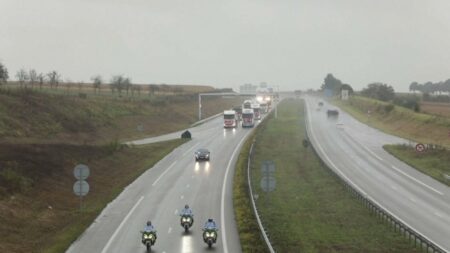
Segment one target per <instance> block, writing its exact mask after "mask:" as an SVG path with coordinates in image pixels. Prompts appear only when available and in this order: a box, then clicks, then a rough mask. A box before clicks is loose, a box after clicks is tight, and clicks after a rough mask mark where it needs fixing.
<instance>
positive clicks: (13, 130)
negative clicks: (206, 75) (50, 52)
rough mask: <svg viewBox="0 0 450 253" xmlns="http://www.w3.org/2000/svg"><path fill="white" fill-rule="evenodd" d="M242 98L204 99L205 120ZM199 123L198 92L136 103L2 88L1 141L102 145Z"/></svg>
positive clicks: (159, 97) (203, 112)
mask: <svg viewBox="0 0 450 253" xmlns="http://www.w3.org/2000/svg"><path fill="white" fill-rule="evenodd" d="M241 100H242V99H241V98H239V97H236V98H231V99H230V98H221V97H207V98H204V99H203V110H202V114H203V117H204V118H206V117H209V116H212V115H214V114H217V113H219V112H223V110H225V109H228V108H231V107H232V106H234V105H236V104H240V103H241ZM197 120H198V97H197V96H196V95H193V94H190V95H184V96H152V97H149V98H145V99H140V100H133V99H131V98H129V99H125V98H124V99H115V98H102V97H97V96H91V97H87V98H80V97H77V96H66V95H61V94H51V93H48V92H43V91H40V90H36V89H34V90H32V89H19V88H17V89H5V88H0V141H1V142H9V143H75V144H103V143H108V142H110V141H111V140H114V139H117V140H120V141H123V140H131V139H136V138H143V137H149V136H157V135H161V134H164V133H168V132H172V131H178V130H183V129H186V128H188V127H189V126H190V125H191V124H193V123H194V122H196V121H197Z"/></svg>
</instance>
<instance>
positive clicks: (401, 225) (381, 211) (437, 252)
mask: <svg viewBox="0 0 450 253" xmlns="http://www.w3.org/2000/svg"><path fill="white" fill-rule="evenodd" d="M305 105H306V102H305ZM307 113H308V112H307V110H306V106H305V116H306V115H307ZM305 118H306V121H307V120H308V117H305ZM306 133H307V136H308V138H309V135H310V129H309V125H308V123H306ZM310 143H312V145H311V146H312V147H313V150H314V152H315V153H316V154H317V156H319V157H321V156H320V155H319V153H318V152H317V150H316V148H315V147H314V143H313V142H311V141H310ZM321 161H322V163H323V164H324V165H325V166H327V168H328V169H329V171H330V173H331V174H332V175H334V176H335V177H337V178H338V179H340V182H342V183H343V184H344V185H345V187H346V189H347V190H348V191H350V192H351V193H352V194H353V195H354V196H355V197H356V198H357V199H358V200H359V201H360V202H362V203H363V204H364V206H366V207H367V208H369V209H370V211H372V212H373V213H374V214H375V215H376V216H377V217H378V218H380V219H382V220H383V221H386V222H387V224H388V225H389V226H391V227H393V229H394V231H396V232H397V231H398V232H399V233H400V234H402V235H403V236H405V237H408V240H409V242H411V241H413V243H414V247H416V248H417V246H419V247H420V248H421V249H422V250H423V251H425V252H432V253H446V251H445V250H444V249H442V248H441V247H439V246H438V245H436V244H435V243H434V242H432V241H431V240H429V239H428V238H426V237H425V236H424V235H422V234H420V233H419V232H417V231H415V230H414V229H413V228H411V227H409V226H408V225H407V224H406V223H405V222H403V221H402V220H401V219H400V218H398V217H397V216H395V215H394V214H392V213H391V212H389V211H388V210H387V209H386V208H384V207H382V206H381V205H380V204H379V203H377V202H376V201H375V200H373V199H371V198H370V197H368V196H365V195H364V194H362V193H361V192H360V191H359V190H358V189H355V188H354V187H353V186H352V184H351V182H348V181H347V180H346V179H345V178H343V177H342V176H340V175H339V174H338V173H337V172H336V171H334V170H333V169H331V168H330V167H329V166H328V164H326V163H325V162H324V161H323V159H321ZM411 243H412V242H411ZM447 253H448V252H447Z"/></svg>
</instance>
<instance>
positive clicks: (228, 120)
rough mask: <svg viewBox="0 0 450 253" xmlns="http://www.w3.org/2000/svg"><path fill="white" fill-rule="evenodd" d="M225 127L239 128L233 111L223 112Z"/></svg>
mask: <svg viewBox="0 0 450 253" xmlns="http://www.w3.org/2000/svg"><path fill="white" fill-rule="evenodd" d="M223 127H224V128H231V127H237V119H236V112H235V111H233V110H225V111H224V112H223Z"/></svg>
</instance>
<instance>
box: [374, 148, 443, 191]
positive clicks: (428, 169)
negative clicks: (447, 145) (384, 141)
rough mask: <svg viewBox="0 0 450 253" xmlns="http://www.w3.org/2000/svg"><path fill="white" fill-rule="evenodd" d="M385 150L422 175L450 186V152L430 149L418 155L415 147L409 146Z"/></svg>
mask: <svg viewBox="0 0 450 253" xmlns="http://www.w3.org/2000/svg"><path fill="white" fill-rule="evenodd" d="M383 148H384V149H385V150H386V151H388V152H389V153H390V154H392V155H393V156H395V157H397V158H398V159H400V160H402V161H404V162H406V163H408V164H409V165H410V166H412V167H414V168H416V169H417V170H419V171H421V172H422V173H425V174H427V175H429V176H431V177H433V178H434V179H436V180H438V181H440V182H442V183H444V184H446V185H448V186H450V166H449V165H450V150H445V149H428V150H426V151H425V152H423V153H417V152H416V150H415V148H414V147H411V146H407V145H384V146H383ZM445 175H447V176H448V177H449V178H446V177H445Z"/></svg>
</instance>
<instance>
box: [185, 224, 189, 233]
mask: <svg viewBox="0 0 450 253" xmlns="http://www.w3.org/2000/svg"><path fill="white" fill-rule="evenodd" d="M188 231H189V226H188V225H187V224H186V225H184V232H185V233H187V232H188Z"/></svg>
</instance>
